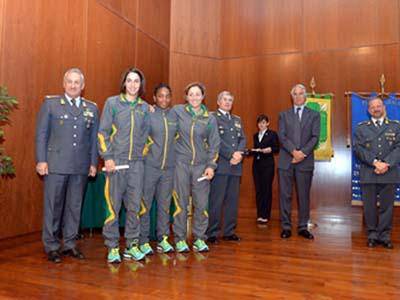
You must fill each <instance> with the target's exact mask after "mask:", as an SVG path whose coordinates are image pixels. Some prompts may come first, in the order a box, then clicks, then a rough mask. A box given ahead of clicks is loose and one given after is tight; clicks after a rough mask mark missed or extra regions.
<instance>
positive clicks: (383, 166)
mask: <svg viewBox="0 0 400 300" xmlns="http://www.w3.org/2000/svg"><path fill="white" fill-rule="evenodd" d="M374 167H375V170H374V172H375V174H385V173H386V172H387V171H388V170H389V167H390V165H389V164H388V163H385V162H383V161H379V160H376V161H374Z"/></svg>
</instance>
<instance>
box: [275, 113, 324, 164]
mask: <svg viewBox="0 0 400 300" xmlns="http://www.w3.org/2000/svg"><path fill="white" fill-rule="evenodd" d="M295 118H297V116H296V114H295V113H294V108H293V107H291V108H290V109H289V110H287V111H284V112H281V113H280V114H279V130H278V136H279V141H280V142H281V146H282V151H281V152H280V154H279V163H278V168H279V169H283V170H288V169H289V168H290V166H291V164H292V163H291V162H292V159H293V157H292V154H291V153H292V151H293V150H295V149H296V147H295V144H294V140H295V138H294V135H295V130H294V124H295V122H296V119H295ZM319 133H320V115H319V113H318V112H316V111H313V110H311V109H309V108H307V107H304V110H303V114H302V117H301V140H300V149H298V150H301V151H302V152H303V153H304V154H305V155H306V158H305V159H304V160H303V161H302V162H300V163H298V164H296V167H297V168H298V169H299V170H302V171H312V170H314V148H315V147H316V145H317V143H318V140H319Z"/></svg>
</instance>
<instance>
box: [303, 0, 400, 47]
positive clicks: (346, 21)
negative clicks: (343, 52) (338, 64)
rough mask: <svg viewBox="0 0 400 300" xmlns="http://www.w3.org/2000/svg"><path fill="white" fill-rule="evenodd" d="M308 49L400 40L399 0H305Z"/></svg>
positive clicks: (305, 33)
mask: <svg viewBox="0 0 400 300" xmlns="http://www.w3.org/2000/svg"><path fill="white" fill-rule="evenodd" d="M304 40H305V49H306V50H307V51H315V50H322V49H336V48H349V47H357V46H368V45H374V44H384V43H394V42H399V1H398V0H380V1H375V0H352V1H342V0H330V1H320V0H304Z"/></svg>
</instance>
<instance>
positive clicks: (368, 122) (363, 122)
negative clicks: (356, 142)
mask: <svg viewBox="0 0 400 300" xmlns="http://www.w3.org/2000/svg"><path fill="white" fill-rule="evenodd" d="M371 124H372V123H371V121H370V120H366V121H361V122H360V123H358V124H357V125H371Z"/></svg>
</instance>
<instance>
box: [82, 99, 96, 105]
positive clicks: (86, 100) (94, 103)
mask: <svg viewBox="0 0 400 300" xmlns="http://www.w3.org/2000/svg"><path fill="white" fill-rule="evenodd" d="M82 99H83V100H84V101H85V102H87V103H91V104H93V105H94V106H97V103H96V102H94V101H90V100H88V99H85V98H82Z"/></svg>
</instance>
